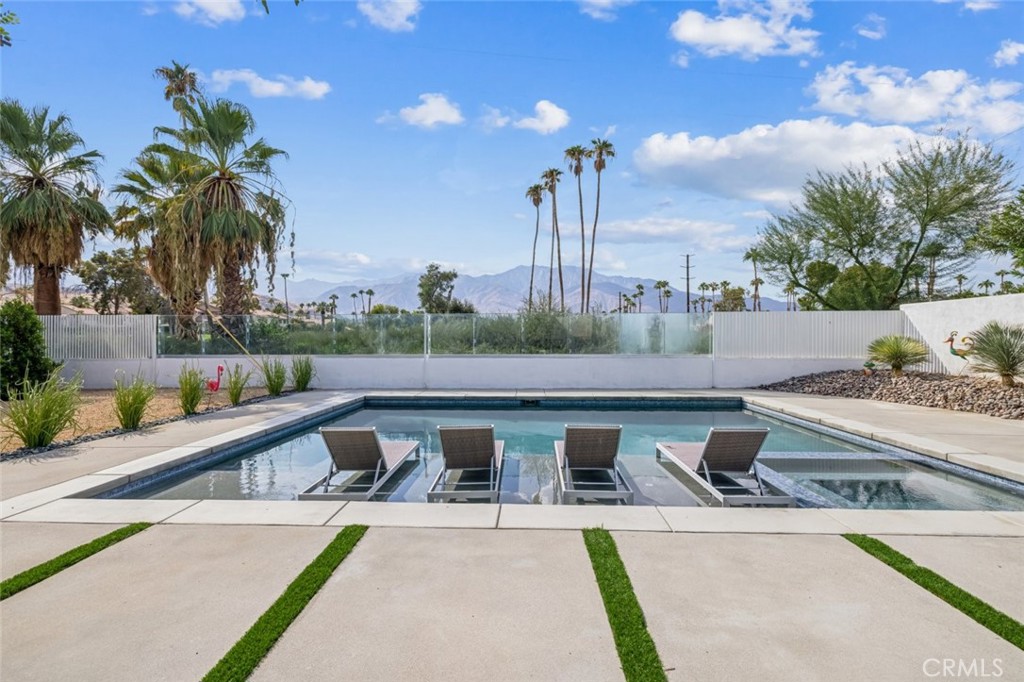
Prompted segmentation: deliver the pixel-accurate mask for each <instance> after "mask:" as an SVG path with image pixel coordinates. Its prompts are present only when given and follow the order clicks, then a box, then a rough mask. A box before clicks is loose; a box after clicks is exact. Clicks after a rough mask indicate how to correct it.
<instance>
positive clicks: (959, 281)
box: [953, 273, 967, 294]
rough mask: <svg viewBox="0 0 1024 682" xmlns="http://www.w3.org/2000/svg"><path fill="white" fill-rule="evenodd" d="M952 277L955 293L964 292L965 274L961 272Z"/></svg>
mask: <svg viewBox="0 0 1024 682" xmlns="http://www.w3.org/2000/svg"><path fill="white" fill-rule="evenodd" d="M953 279H955V280H956V293H958V294H962V293H964V282H966V281H967V275H965V274H963V273H961V274H959V275H957V276H956V277H954V278H953Z"/></svg>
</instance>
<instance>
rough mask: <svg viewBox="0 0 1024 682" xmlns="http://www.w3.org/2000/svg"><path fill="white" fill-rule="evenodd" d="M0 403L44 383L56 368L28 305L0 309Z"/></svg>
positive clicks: (10, 303) (18, 303)
mask: <svg viewBox="0 0 1024 682" xmlns="http://www.w3.org/2000/svg"><path fill="white" fill-rule="evenodd" d="M0 338H3V343H0V400H10V399H11V398H12V397H13V396H17V395H18V394H19V393H21V389H22V388H23V387H24V385H25V383H26V382H28V383H32V384H38V383H40V382H43V381H46V378H47V377H48V376H50V373H51V372H52V371H53V370H54V368H55V364H54V362H53V361H52V360H50V358H49V357H47V355H46V338H45V337H44V336H43V322H42V320H40V319H39V316H38V315H36V312H35V310H33V309H32V306H30V305H29V304H28V303H25V302H24V301H19V300H16V299H15V300H10V301H7V302H6V303H4V304H3V305H2V306H0Z"/></svg>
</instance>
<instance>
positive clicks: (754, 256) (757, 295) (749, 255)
mask: <svg viewBox="0 0 1024 682" xmlns="http://www.w3.org/2000/svg"><path fill="white" fill-rule="evenodd" d="M760 258H761V253H760V252H759V251H758V250H757V247H754V246H751V247H750V248H749V249H747V250H746V252H745V253H744V254H743V261H744V262H746V261H750V262H751V264H752V265H753V266H754V279H753V280H751V282H750V283H751V284H752V285H753V287H754V295H753V296H752V298H753V301H751V303H752V305H751V306H750V307H751V310H753V311H755V312H756V311H758V310H760V309H761V290H760V286H761V285H762V284H764V280H762V279H761V278H760V277H758V276H757V261H758V260H759V259H760ZM755 282H756V283H755Z"/></svg>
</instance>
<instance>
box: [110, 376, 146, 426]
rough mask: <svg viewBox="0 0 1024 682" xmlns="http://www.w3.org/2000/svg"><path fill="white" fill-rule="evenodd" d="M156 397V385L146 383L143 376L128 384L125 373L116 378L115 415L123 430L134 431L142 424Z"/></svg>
mask: <svg viewBox="0 0 1024 682" xmlns="http://www.w3.org/2000/svg"><path fill="white" fill-rule="evenodd" d="M155 395H156V384H151V383H150V382H148V381H146V380H145V379H144V378H143V377H142V375H141V374H137V375H135V377H134V378H133V379H132V381H131V383H126V382H125V380H124V373H123V372H122V373H121V375H120V376H117V377H115V378H114V414H116V415H117V421H118V423H120V424H121V428H122V429H128V430H129V431H134V430H136V429H137V428H139V426H140V425H141V424H142V418H143V417H144V416H145V414H146V409H147V408H148V407H149V403H150V402H151V401H152V400H153V396H155Z"/></svg>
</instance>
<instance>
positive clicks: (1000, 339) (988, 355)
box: [971, 321, 1024, 386]
mask: <svg viewBox="0 0 1024 682" xmlns="http://www.w3.org/2000/svg"><path fill="white" fill-rule="evenodd" d="M971 338H972V339H974V347H973V348H972V349H971V360H972V363H971V370H972V371H974V372H984V373H992V374H998V375H999V378H1000V379H1001V380H1002V382H1003V386H1016V385H1017V383H1016V382H1015V381H1014V377H1019V376H1024V325H1020V324H1005V325H1004V324H1000V323H999V322H995V321H993V322H989V323H988V324H986V325H985V326H984V327H982V328H981V329H979V330H978V331H976V332H972V333H971Z"/></svg>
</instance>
